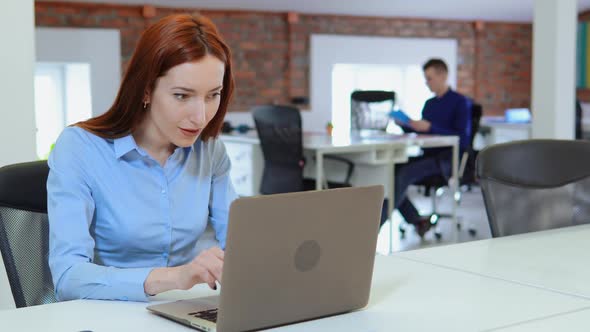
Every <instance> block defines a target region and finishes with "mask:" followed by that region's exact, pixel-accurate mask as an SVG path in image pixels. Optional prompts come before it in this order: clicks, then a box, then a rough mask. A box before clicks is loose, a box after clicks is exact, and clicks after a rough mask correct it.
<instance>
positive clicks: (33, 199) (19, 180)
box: [0, 161, 56, 308]
mask: <svg viewBox="0 0 590 332" xmlns="http://www.w3.org/2000/svg"><path fill="white" fill-rule="evenodd" d="M48 173H49V168H48V167H47V162H46V161H37V162H29V163H22V164H15V165H9V166H5V167H2V168H0V250H1V251H2V259H3V260H4V265H5V268H6V273H7V275H8V281H9V283H10V288H11V291H12V295H13V297H14V302H15V304H16V306H17V307H18V308H21V307H28V306H32V305H39V304H46V303H52V302H56V299H55V295H54V291H53V282H52V279H51V272H50V270H49V265H48V262H47V254H48V242H49V224H48V221H47V189H46V183H47V175H48Z"/></svg>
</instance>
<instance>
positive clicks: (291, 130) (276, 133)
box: [252, 105, 354, 194]
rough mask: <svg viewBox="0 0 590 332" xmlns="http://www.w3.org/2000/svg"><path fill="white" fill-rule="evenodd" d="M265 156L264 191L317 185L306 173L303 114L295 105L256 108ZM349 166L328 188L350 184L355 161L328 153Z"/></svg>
mask: <svg viewBox="0 0 590 332" xmlns="http://www.w3.org/2000/svg"><path fill="white" fill-rule="evenodd" d="M252 115H253V117H254V122H255V123H256V131H257V132H258V138H259V139H260V145H261V147H262V154H263V157H264V171H263V173H262V182H261V185H260V193H262V194H278V193H286V192H295V191H303V190H313V189H315V180H314V179H306V178H304V177H303V167H304V166H305V162H306V161H305V158H304V156H303V132H302V129H301V114H300V113H299V110H298V109H297V108H294V107H291V106H279V105H266V106H258V107H255V108H254V109H253V110H252ZM324 158H326V159H329V160H335V161H337V162H339V163H342V164H344V165H345V167H346V177H345V178H344V179H343V181H342V182H330V181H328V182H327V186H328V188H337V187H349V186H350V178H351V176H352V173H353V171H354V164H353V163H352V162H351V161H349V160H346V159H344V158H340V157H337V156H325V157H324Z"/></svg>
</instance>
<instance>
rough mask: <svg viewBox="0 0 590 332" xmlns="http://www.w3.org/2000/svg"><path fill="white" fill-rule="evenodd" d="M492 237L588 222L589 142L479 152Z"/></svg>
mask: <svg viewBox="0 0 590 332" xmlns="http://www.w3.org/2000/svg"><path fill="white" fill-rule="evenodd" d="M476 169H477V171H476V172H477V176H478V178H479V182H480V184H481V188H482V193H483V197H484V203H485V206H486V212H487V215H488V219H489V223H490V228H491V231H492V236H493V237H498V236H505V235H513V234H520V233H526V232H533V231H540V230H546V229H552V228H558V227H566V226H573V225H578V224H585V223H588V222H590V142H588V141H574V140H527V141H515V142H510V143H504V144H496V145H492V146H490V147H487V148H486V149H484V150H482V151H481V152H480V153H479V156H478V158H477V166H476Z"/></svg>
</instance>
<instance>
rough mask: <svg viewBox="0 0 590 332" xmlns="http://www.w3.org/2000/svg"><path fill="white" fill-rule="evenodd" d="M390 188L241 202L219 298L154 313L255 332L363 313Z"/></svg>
mask: <svg viewBox="0 0 590 332" xmlns="http://www.w3.org/2000/svg"><path fill="white" fill-rule="evenodd" d="M382 204H383V186H371V187H357V188H343V189H331V190H323V191H307V192H298V193H288V194H279V195H268V196H258V197H248V198H240V199H237V200H236V201H234V202H233V203H232V205H231V208H230V213H229V226H228V233H227V243H226V249H225V259H224V266H223V276H222V280H221V292H220V295H219V296H214V297H205V298H200V299H194V300H182V301H176V302H171V303H165V304H158V305H152V306H149V307H147V309H148V310H151V311H152V312H155V313H157V314H160V315H163V316H165V317H167V318H170V319H172V320H175V321H177V322H180V323H182V324H186V325H189V326H191V327H194V328H197V329H198V330H201V331H208V332H209V331H218V332H231V331H248V330H258V329H262V328H268V327H274V326H279V325H285V324H290V323H294V322H301V321H305V320H310V319H314V318H319V317H325V316H330V315H335V314H339V313H344V312H348V311H352V310H357V309H360V308H363V307H365V306H366V305H367V303H368V301H369V292H370V288H371V277H372V274H373V262H374V259H375V250H376V244H377V233H378V229H379V221H380V218H381V207H382Z"/></svg>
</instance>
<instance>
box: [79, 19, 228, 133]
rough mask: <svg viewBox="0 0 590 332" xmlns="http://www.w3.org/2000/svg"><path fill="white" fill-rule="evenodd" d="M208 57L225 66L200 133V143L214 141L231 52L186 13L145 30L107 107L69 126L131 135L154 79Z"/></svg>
mask: <svg viewBox="0 0 590 332" xmlns="http://www.w3.org/2000/svg"><path fill="white" fill-rule="evenodd" d="M208 54H210V55H213V56H215V57H216V58H218V59H219V60H221V61H222V62H223V63H224V64H225V74H224V76H223V90H222V91H221V99H220V103H219V109H218V110H217V113H216V114H215V116H214V117H213V119H211V122H209V124H208V125H207V127H205V129H204V130H203V132H202V133H201V139H203V140H205V141H206V140H207V139H209V138H211V137H216V136H217V135H218V134H219V133H220V132H221V127H222V125H223V119H224V117H225V114H226V113H227V107H228V104H229V101H230V98H231V96H232V94H233V90H234V80H233V76H232V69H231V67H232V65H231V53H230V50H229V47H228V46H227V45H226V44H225V42H224V40H223V39H222V38H221V36H220V35H219V32H218V31H217V28H216V27H215V25H214V24H213V22H211V21H210V20H209V19H208V18H206V17H204V16H192V15H188V14H176V15H170V16H166V17H164V18H162V19H161V20H159V21H158V22H156V23H155V24H153V25H152V26H150V27H149V28H148V29H147V30H145V31H144V32H143V34H142V35H141V38H140V39H139V43H138V44H137V47H136V49H135V52H134V53H133V56H132V57H131V60H130V61H129V65H128V67H127V71H126V72H125V75H124V76H123V81H122V82H121V86H120V87H119V92H118V93H117V98H116V99H115V102H114V103H113V105H112V106H111V108H109V110H108V111H107V112H105V113H104V114H102V115H99V116H97V117H94V118H91V119H89V120H86V121H82V122H78V123H76V124H75V125H76V126H78V127H81V128H83V129H85V130H88V131H90V132H92V133H94V134H96V135H99V136H101V137H104V138H119V137H122V136H125V135H129V134H131V133H132V132H133V131H134V130H135V128H137V126H138V125H139V123H141V121H142V120H143V118H144V116H145V112H146V110H145V109H144V99H145V97H146V96H147V95H151V93H152V91H153V90H154V88H155V85H156V80H157V79H158V77H161V76H164V75H166V72H167V71H168V70H169V69H170V68H172V67H174V66H177V65H180V64H183V63H186V62H192V61H198V60H200V59H202V58H203V57H204V56H206V55H208ZM205 79H206V78H205Z"/></svg>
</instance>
